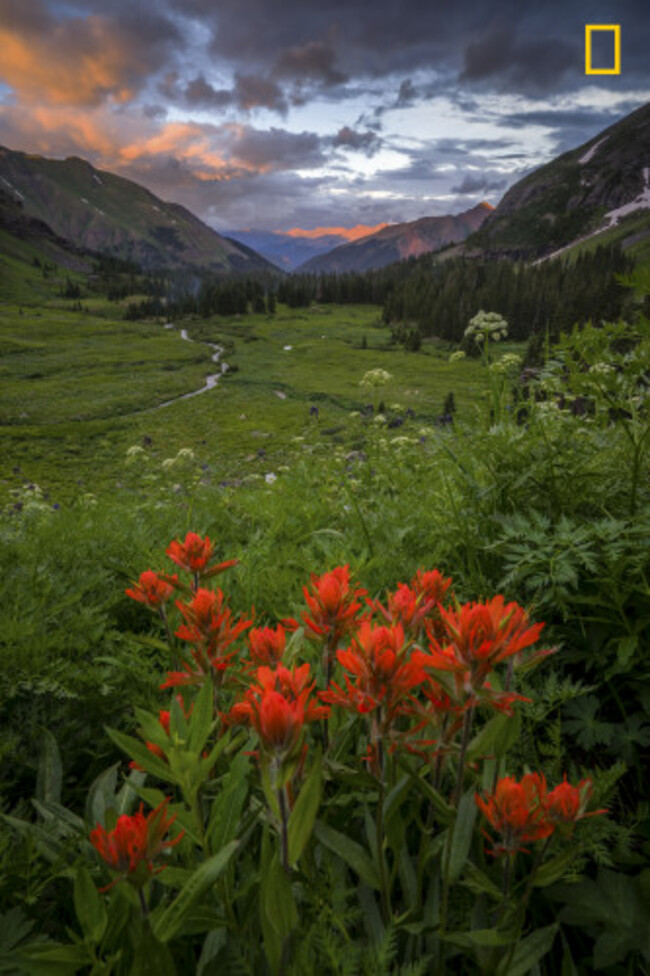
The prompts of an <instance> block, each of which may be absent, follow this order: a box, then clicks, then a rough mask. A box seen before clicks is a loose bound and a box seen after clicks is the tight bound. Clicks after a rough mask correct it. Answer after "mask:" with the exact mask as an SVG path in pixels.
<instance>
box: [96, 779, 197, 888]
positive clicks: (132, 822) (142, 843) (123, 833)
mask: <svg viewBox="0 0 650 976" xmlns="http://www.w3.org/2000/svg"><path fill="white" fill-rule="evenodd" d="M168 803H169V798H166V799H165V800H163V802H162V803H161V804H160V805H159V806H158V807H156V809H155V810H152V811H151V813H150V814H148V815H147V816H146V817H145V816H144V814H143V812H142V810H143V806H142V804H140V809H139V811H138V812H137V813H135V814H133V816H126V815H123V816H121V817H118V819H117V823H116V825H115V828H114V829H113V830H111V831H110V832H108V831H107V830H106V829H105V828H104V827H102V826H101V824H97V826H96V828H95V829H94V830H93V831H91V834H90V842H91V844H92V845H93V847H94V848H95V850H96V851H97V852H98V854H99V855H100V856H101V857H102V858H103V860H104V861H105V862H106V864H107V865H108V867H109V868H110V869H111V870H112V871H115V872H117V874H118V877H117V878H116V879H115V881H113V882H112V884H111V885H109V886H108V887H109V888H110V887H112V885H113V884H116V883H117V882H118V881H120V880H121V879H126V880H128V881H129V882H130V883H131V884H134V885H135V886H136V887H142V885H143V884H145V883H146V882H147V881H148V880H149V878H150V877H151V876H152V875H153V874H157V873H158V872H159V871H162V867H159V868H157V869H156V868H154V861H155V859H156V858H157V856H158V855H159V854H160V853H161V852H162V851H164V850H166V849H167V848H170V847H173V846H174V845H175V844H177V843H178V842H179V840H180V839H181V837H182V836H183V834H184V831H181V833H180V834H178V836H177V837H174V838H173V840H165V839H164V838H165V834H167V832H168V831H169V829H170V827H171V826H172V824H173V823H174V821H175V820H176V814H174V815H173V816H171V817H170V816H168V814H167V804H168Z"/></svg>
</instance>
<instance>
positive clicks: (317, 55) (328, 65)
mask: <svg viewBox="0 0 650 976" xmlns="http://www.w3.org/2000/svg"><path fill="white" fill-rule="evenodd" d="M273 73H274V75H276V76H277V77H278V78H289V79H291V80H297V81H299V82H300V81H305V80H309V81H315V82H320V83H321V84H322V85H324V86H325V87H331V86H333V85H340V84H342V83H343V82H345V81H347V80H348V75H346V74H344V73H343V72H342V71H339V69H338V68H337V67H336V52H335V51H334V49H333V48H332V47H331V46H330V45H329V44H323V42H322V41H309V42H308V43H307V44H302V45H296V46H295V47H290V48H288V49H287V50H285V51H283V52H282V54H281V55H280V57H279V58H278V59H277V61H276V63H275V66H274V69H273Z"/></svg>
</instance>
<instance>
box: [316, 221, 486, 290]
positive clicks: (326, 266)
mask: <svg viewBox="0 0 650 976" xmlns="http://www.w3.org/2000/svg"><path fill="white" fill-rule="evenodd" d="M492 210H493V208H492V207H491V206H490V204H489V203H479V204H477V205H476V206H475V207H472V209H471V210H466V211H465V213H461V214H455V215H453V216H452V215H447V216H445V217H421V218H420V219H419V220H412V221H409V222H408V223H404V224H389V225H388V226H387V227H384V228H383V229H382V230H380V231H377V233H375V234H370V235H369V236H368V237H362V238H360V239H359V240H357V241H352V242H351V243H346V244H342V245H340V246H339V247H336V248H334V250H333V251H328V252H327V253H326V254H320V255H317V256H315V257H313V258H310V260H309V261H306V262H305V263H304V264H302V265H300V267H299V268H298V271H303V272H308V273H316V274H323V273H340V272H343V271H370V270H371V269H374V268H384V267H386V265H388V264H393V263H394V262H395V261H404V260H405V259H406V258H411V257H414V258H417V257H419V256H420V255H421V254H426V253H428V252H429V251H439V250H440V249H441V248H443V247H446V246H447V245H448V244H456V243H458V242H459V241H464V240H465V239H466V238H467V237H468V236H469V235H470V234H471V233H473V232H474V231H476V230H478V229H479V227H481V225H482V224H483V223H484V221H485V220H486V218H487V217H488V215H489V214H490V213H491V211H492Z"/></svg>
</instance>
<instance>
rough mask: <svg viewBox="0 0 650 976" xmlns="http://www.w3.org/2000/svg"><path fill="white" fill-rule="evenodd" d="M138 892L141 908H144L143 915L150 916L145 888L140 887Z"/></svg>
mask: <svg viewBox="0 0 650 976" xmlns="http://www.w3.org/2000/svg"><path fill="white" fill-rule="evenodd" d="M138 894H139V896H140V908H141V909H142V917H143V918H148V917H149V906H148V905H147V899H146V898H145V895H144V890H143V889H142V888H138Z"/></svg>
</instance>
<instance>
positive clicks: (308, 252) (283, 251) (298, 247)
mask: <svg viewBox="0 0 650 976" xmlns="http://www.w3.org/2000/svg"><path fill="white" fill-rule="evenodd" d="M223 234H224V235H225V236H226V237H227V238H228V239H229V240H233V241H236V242H238V243H239V244H242V245H246V246H247V247H252V248H253V249H254V250H255V251H257V253H258V254H261V255H262V256H263V257H265V258H266V259H267V261H271V262H272V263H273V264H275V265H277V267H279V268H282V269H283V270H284V271H295V269H296V268H297V267H299V265H301V264H304V262H305V261H308V260H309V259H310V258H312V257H315V256H317V255H319V254H325V253H326V252H327V251H331V250H332V249H333V248H335V247H338V246H339V245H340V244H346V243H347V239H346V238H345V237H342V236H341V235H339V234H326V235H323V236H322V237H294V236H293V235H291V234H283V233H281V232H280V231H264V230H227V231H223Z"/></svg>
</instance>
